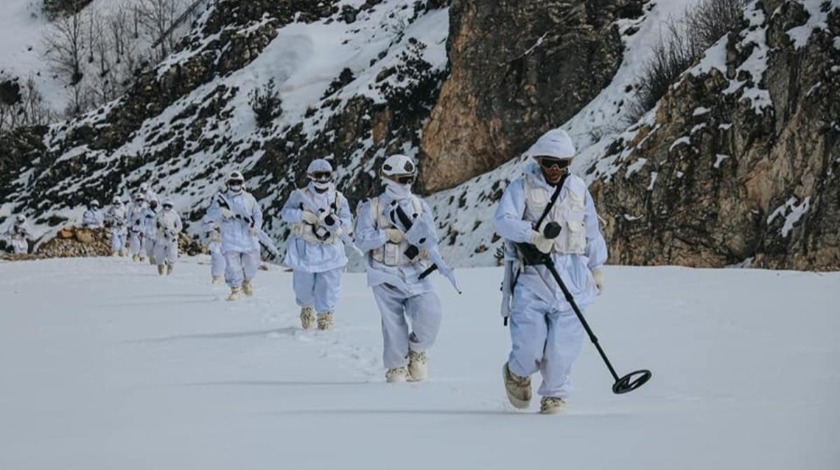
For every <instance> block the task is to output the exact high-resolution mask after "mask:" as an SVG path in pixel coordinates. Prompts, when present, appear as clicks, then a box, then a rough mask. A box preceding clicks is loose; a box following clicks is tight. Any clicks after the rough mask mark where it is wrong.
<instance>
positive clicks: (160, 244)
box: [154, 240, 178, 266]
mask: <svg viewBox="0 0 840 470" xmlns="http://www.w3.org/2000/svg"><path fill="white" fill-rule="evenodd" d="M154 259H155V262H156V264H167V265H170V266H172V265H174V264H175V262H177V261H178V241H177V240H158V241H157V242H155V256H154Z"/></svg>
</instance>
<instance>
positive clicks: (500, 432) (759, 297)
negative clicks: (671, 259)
mask: <svg viewBox="0 0 840 470" xmlns="http://www.w3.org/2000/svg"><path fill="white" fill-rule="evenodd" d="M458 274H459V276H460V281H461V285H462V287H463V288H464V294H463V295H462V296H458V295H457V294H455V293H454V292H453V291H452V290H451V288H449V286H448V285H446V284H445V282H439V283H438V288H439V292H440V294H441V298H442V302H443V305H444V309H445V319H444V325H443V327H442V331H441V335H440V338H439V341H438V344H437V345H436V347H435V348H434V349H433V350H432V354H431V363H430V364H431V380H429V381H428V382H426V383H421V384H400V385H392V384H385V383H384V381H383V377H382V375H383V373H382V370H381V358H380V355H381V350H380V348H381V336H380V333H379V314H378V311H377V309H376V306H375V303H374V301H373V298H372V296H371V293H370V291H369V289H368V288H366V287H365V286H364V277H363V276H362V275H357V274H350V275H347V276H346V277H345V288H344V294H343V296H342V300H341V303H340V308H339V310H338V313H337V329H336V330H334V331H332V332H326V333H322V332H303V331H301V330H300V329H299V325H298V319H297V313H298V311H297V308H296V306H295V305H294V300H293V296H292V293H291V276H290V275H289V274H287V273H283V272H281V271H279V270H276V269H274V268H272V270H271V271H268V272H261V273H260V274H259V275H258V277H257V282H256V295H255V296H254V297H252V298H248V299H246V300H244V301H240V302H235V303H231V302H225V301H224V300H222V299H223V298H224V296H225V294H226V292H225V289H224V288H222V287H211V286H210V285H209V282H208V281H209V266H207V265H206V262H205V261H203V260H199V262H196V261H195V260H188V261H187V263H182V264H179V265H178V266H177V268H176V272H175V274H174V275H173V276H172V277H169V278H159V277H158V276H157V275H156V274H154V273H153V269H152V268H150V267H148V266H141V265H138V264H131V263H129V262H127V261H122V260H114V259H108V258H99V259H85V260H51V261H37V262H19V263H0V297H1V298H2V299H3V304H2V305H3V307H2V310H0V370H2V371H3V374H2V377H3V378H2V386H0V416H2V420H1V421H2V426H0V443H2V449H3V451H2V452H0V468H4V469H6V468H8V469H27V470H48V469H49V470H52V469H55V468H64V469H85V470H98V469H103V470H104V469H115V468H119V469H121V470H131V469H141V468H142V469H146V468H158V469H183V468H202V469H207V470H210V469H226V470H227V469H231V468H241V469H268V468H287V467H288V468H305V469H321V468H324V469H326V468H368V469H380V468H381V469H391V468H395V467H399V468H405V469H429V468H486V469H497V468H498V469H506V470H507V469H511V468H519V467H529V468H536V467H547V468H554V467H563V468H580V469H583V468H585V469H589V470H596V469H607V468H616V467H621V468H626V469H630V470H634V469H639V470H642V469H644V470H651V469H657V470H658V469H662V470H665V469H673V468H680V469H685V470H701V469H703V470H705V469H710V468H713V469H747V468H750V469H752V468H756V469H758V468H760V469H764V470H775V469H777V470H789V469H791V468H807V469H809V470H834V469H836V468H838V465H840V449H838V447H837V445H836V435H837V434H838V432H840V411H839V410H840V408H838V407H837V406H836V405H835V397H836V395H837V393H838V392H840V375H838V374H837V367H836V363H837V361H838V360H840V317H838V316H837V314H836V310H837V309H836V305H837V304H838V303H840V294H838V290H837V289H836V286H837V285H838V282H840V275H838V274H826V275H819V274H812V273H796V272H770V271H752V270H692V269H684V268H618V267H609V268H607V280H608V284H607V291H606V293H605V294H604V295H603V296H602V297H601V298H600V299H599V300H598V302H597V303H596V304H595V306H593V308H592V309H591V311H590V312H589V318H590V321H591V323H592V327H593V328H594V329H595V331H596V333H597V334H598V336H599V339H600V341H601V344H602V345H603V346H604V347H605V349H606V351H607V352H608V354H609V355H610V356H611V359H612V361H613V362H614V364H615V365H616V367H617V368H618V369H619V370H620V371H629V370H631V369H635V368H649V369H651V370H652V371H653V373H654V377H653V380H652V381H651V382H649V383H648V384H647V385H645V386H644V387H642V388H641V389H639V390H637V391H635V392H632V393H630V394H627V395H621V396H617V395H613V394H612V393H611V391H610V385H611V380H610V378H609V374H608V372H607V370H606V369H605V367H604V365H603V364H602V363H601V362H600V359H599V358H598V356H597V354H596V353H595V351H594V348H592V347H591V345H588V344H587V345H586V346H585V347H584V352H583V355H582V357H581V359H580V360H579V361H578V363H577V364H576V370H575V373H574V377H575V380H576V386H575V392H574V395H573V397H572V399H571V401H570V403H569V407H568V411H567V412H566V413H565V414H564V415H560V416H541V415H537V414H534V413H533V412H534V411H535V410H531V413H522V412H517V411H515V410H513V409H512V408H511V407H509V405H508V404H507V401H506V398H505V396H504V391H503V388H502V384H501V377H500V367H501V364H502V363H503V362H504V360H505V357H506V351H507V348H508V347H509V340H508V336H507V331H506V329H505V328H503V327H502V325H501V320H500V318H499V316H498V303H499V294H498V283H499V278H500V275H501V273H500V271H499V270H497V269H464V270H459V272H458ZM438 281H439V279H438ZM45 292H46V293H49V295H44V293H45Z"/></svg>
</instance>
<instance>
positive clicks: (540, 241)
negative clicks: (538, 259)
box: [531, 230, 554, 253]
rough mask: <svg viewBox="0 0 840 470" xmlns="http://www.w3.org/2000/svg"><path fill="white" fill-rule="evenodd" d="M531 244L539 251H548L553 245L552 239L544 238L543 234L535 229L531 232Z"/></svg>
mask: <svg viewBox="0 0 840 470" xmlns="http://www.w3.org/2000/svg"><path fill="white" fill-rule="evenodd" d="M531 244H532V245H534V246H535V247H537V249H538V250H540V252H542V253H549V252H550V251H551V247H552V246H553V245H554V240H553V239H551V238H545V235H543V234H541V233H540V232H537V231H536V230H535V231H532V232H531Z"/></svg>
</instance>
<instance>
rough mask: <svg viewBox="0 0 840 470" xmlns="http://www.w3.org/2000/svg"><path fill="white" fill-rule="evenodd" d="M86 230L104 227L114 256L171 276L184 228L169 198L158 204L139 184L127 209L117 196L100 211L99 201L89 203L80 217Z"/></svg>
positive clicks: (151, 192) (144, 187) (154, 195)
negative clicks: (123, 257) (155, 268)
mask: <svg viewBox="0 0 840 470" xmlns="http://www.w3.org/2000/svg"><path fill="white" fill-rule="evenodd" d="M82 226H83V227H85V228H91V229H99V228H105V229H106V230H108V233H109V235H110V237H111V254H112V255H113V256H117V257H121V256H126V255H127V256H130V257H131V259H132V260H134V261H136V262H145V261H146V259H147V258H148V260H149V264H151V265H153V266H156V267H157V269H158V273H159V274H160V275H161V276H163V275H168V274H172V271H173V270H174V266H175V263H176V262H177V261H178V236H179V234H180V233H181V230H182V229H183V223H182V221H181V217H180V215H178V213H177V212H176V211H175V204H174V202H173V201H172V199H170V198H165V199H164V200H163V204H160V203H159V198H158V195H157V194H156V193H155V192H154V191H152V190H151V189H150V188H149V186H148V184H146V183H143V184H141V185H140V190H139V191H138V192H136V193H135V194H134V198H133V203H132V204H131V205H129V206H128V207H126V205H125V204H124V203H123V201H122V199H120V197H119V196H114V198H113V200H112V201H111V206H110V207H109V208H108V210H107V211H106V212H104V213H103V212H102V210H101V209H100V206H99V201H97V200H95V199H94V200H92V201H91V202H90V203H89V204H88V209H87V210H86V211H85V212H84V214H83V215H82Z"/></svg>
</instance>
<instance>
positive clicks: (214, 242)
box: [204, 219, 226, 284]
mask: <svg viewBox="0 0 840 470" xmlns="http://www.w3.org/2000/svg"><path fill="white" fill-rule="evenodd" d="M204 225H205V227H206V228H207V238H208V239H209V241H210V242H209V243H208V244H207V251H209V252H210V275H211V276H212V279H213V280H212V282H213V284H221V283H222V279H224V275H225V265H226V263H225V255H224V254H222V231H221V227H220V226H219V224H218V223H216V222H209V221H207V220H206V219H205V221H204Z"/></svg>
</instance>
